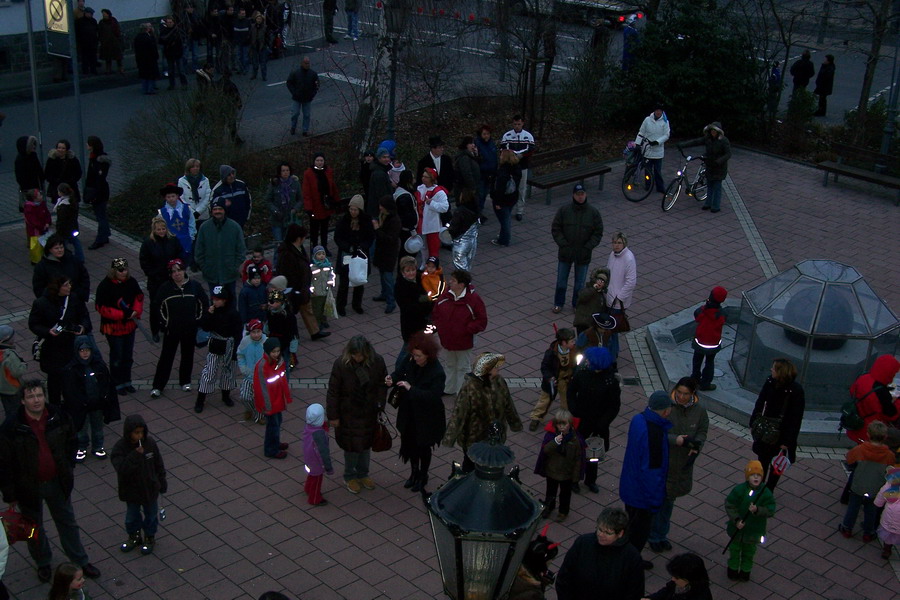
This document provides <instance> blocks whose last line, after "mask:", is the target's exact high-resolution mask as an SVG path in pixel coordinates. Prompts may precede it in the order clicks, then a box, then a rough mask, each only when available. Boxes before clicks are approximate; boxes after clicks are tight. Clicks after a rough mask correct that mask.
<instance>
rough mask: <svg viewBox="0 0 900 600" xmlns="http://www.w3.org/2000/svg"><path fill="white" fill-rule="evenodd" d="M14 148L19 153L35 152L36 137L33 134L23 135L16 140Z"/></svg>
mask: <svg viewBox="0 0 900 600" xmlns="http://www.w3.org/2000/svg"><path fill="white" fill-rule="evenodd" d="M16 150H17V151H18V152H19V154H21V155H25V154H29V153H31V152H37V138H36V137H34V136H33V135H23V136H22V137H20V138H19V139H17V140H16Z"/></svg>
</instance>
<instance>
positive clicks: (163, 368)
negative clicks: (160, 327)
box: [153, 327, 197, 390]
mask: <svg viewBox="0 0 900 600" xmlns="http://www.w3.org/2000/svg"><path fill="white" fill-rule="evenodd" d="M196 341H197V330H196V328H193V327H185V328H183V329H181V330H179V331H173V332H171V333H168V332H167V333H165V334H164V335H163V343H162V350H161V351H160V353H159V362H157V363H156V373H155V374H154V375H153V389H155V390H161V389H163V388H164V387H165V386H166V384H167V383H169V375H171V374H172V363H173V362H175V351H176V350H178V347H179V346H180V347H181V360H180V361H179V363H178V385H185V384H187V383H190V382H191V377H192V376H193V374H194V349H195V348H196Z"/></svg>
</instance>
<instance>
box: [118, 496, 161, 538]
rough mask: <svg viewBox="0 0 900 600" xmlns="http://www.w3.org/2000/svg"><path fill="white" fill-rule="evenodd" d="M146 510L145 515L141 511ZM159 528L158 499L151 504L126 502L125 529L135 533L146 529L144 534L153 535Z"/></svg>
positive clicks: (130, 533) (131, 533) (129, 532)
mask: <svg viewBox="0 0 900 600" xmlns="http://www.w3.org/2000/svg"><path fill="white" fill-rule="evenodd" d="M142 510H143V511H144V515H143V517H142V516H141V511H142ZM158 528H159V505H158V504H157V502H156V501H153V502H151V503H150V504H135V503H134V502H126V503H125V531H126V532H127V533H128V535H134V534H136V533H140V532H141V530H142V529H143V530H144V535H147V536H150V537H153V536H155V535H156V530H157V529H158Z"/></svg>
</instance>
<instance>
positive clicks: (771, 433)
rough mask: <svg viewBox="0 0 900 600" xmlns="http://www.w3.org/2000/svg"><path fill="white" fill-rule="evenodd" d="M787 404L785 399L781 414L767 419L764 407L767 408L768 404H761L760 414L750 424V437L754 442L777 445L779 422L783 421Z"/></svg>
mask: <svg viewBox="0 0 900 600" xmlns="http://www.w3.org/2000/svg"><path fill="white" fill-rule="evenodd" d="M787 403H788V400H787V399H785V401H784V405H783V406H782V407H781V414H780V415H778V416H777V417H767V416H766V406H768V402H767V403H766V404H763V409H762V412H760V413H759V416H757V417H756V420H754V421H753V423H751V424H750V436H751V437H752V438H753V441H754V442H762V443H763V444H766V445H768V446H775V445H777V444H778V439H779V438H780V437H781V422H782V421H783V420H784V412H785V411H786V410H787Z"/></svg>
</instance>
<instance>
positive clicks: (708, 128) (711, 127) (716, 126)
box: [703, 121, 725, 135]
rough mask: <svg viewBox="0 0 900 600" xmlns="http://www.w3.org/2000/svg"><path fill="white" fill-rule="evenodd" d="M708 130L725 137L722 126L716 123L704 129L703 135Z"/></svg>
mask: <svg viewBox="0 0 900 600" xmlns="http://www.w3.org/2000/svg"><path fill="white" fill-rule="evenodd" d="M710 129H715V130H716V131H718V132H719V135H725V132H724V131H722V124H721V123H719V122H718V121H713V122H712V123H710V124H709V125H707V126H706V127H704V128H703V133H704V134H706V133H708V132H709V130H710Z"/></svg>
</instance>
